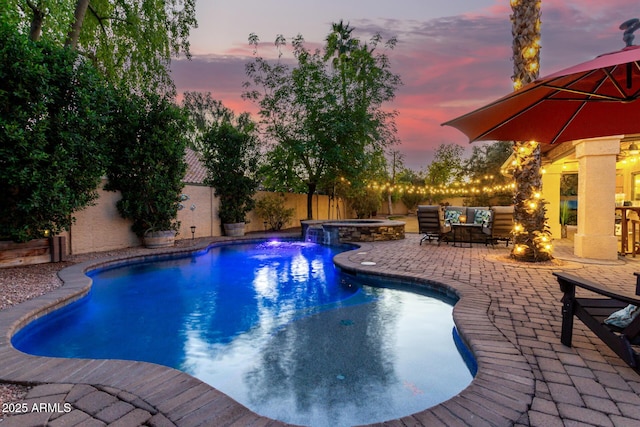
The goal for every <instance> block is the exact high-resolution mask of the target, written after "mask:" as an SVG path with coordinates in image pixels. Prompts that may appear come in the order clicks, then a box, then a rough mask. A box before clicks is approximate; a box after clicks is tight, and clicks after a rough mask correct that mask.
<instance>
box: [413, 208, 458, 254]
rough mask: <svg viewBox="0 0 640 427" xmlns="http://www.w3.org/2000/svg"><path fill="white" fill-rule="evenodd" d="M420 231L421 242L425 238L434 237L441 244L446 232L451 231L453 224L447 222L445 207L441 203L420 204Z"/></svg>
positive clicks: (418, 212)
mask: <svg viewBox="0 0 640 427" xmlns="http://www.w3.org/2000/svg"><path fill="white" fill-rule="evenodd" d="M417 214H418V231H419V232H420V233H421V234H424V236H422V239H420V244H421V245H422V242H424V241H425V240H429V242H431V239H434V240H436V241H437V242H438V244H440V242H441V241H442V239H443V237H444V236H445V234H447V233H448V232H449V231H451V226H448V225H447V224H445V221H444V209H443V208H442V206H439V205H432V206H424V205H422V206H418V211H417Z"/></svg>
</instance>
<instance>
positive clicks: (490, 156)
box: [464, 141, 513, 206]
mask: <svg viewBox="0 0 640 427" xmlns="http://www.w3.org/2000/svg"><path fill="white" fill-rule="evenodd" d="M512 152H513V147H512V144H511V143H510V142H506V141H503V142H495V143H493V144H486V145H474V147H473V151H472V153H471V157H470V158H469V159H468V160H467V161H466V162H464V169H465V170H466V171H467V176H468V177H469V178H470V179H471V180H472V181H479V182H482V184H483V186H484V187H485V189H486V190H485V191H483V192H482V193H476V194H472V195H470V196H469V197H468V198H467V199H466V201H467V203H468V205H469V206H491V205H496V204H497V205H509V204H511V203H513V190H512V189H510V184H512V182H513V180H512V179H511V178H509V177H507V176H505V175H503V174H502V170H501V169H502V166H503V165H504V162H506V161H507V159H508V158H509V156H510V155H511V153H512Z"/></svg>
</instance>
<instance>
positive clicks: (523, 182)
mask: <svg viewBox="0 0 640 427" xmlns="http://www.w3.org/2000/svg"><path fill="white" fill-rule="evenodd" d="M511 9H512V10H513V14H512V15H511V23H512V27H511V32H512V35H513V71H514V74H513V76H512V78H513V82H514V88H515V89H516V90H517V89H519V88H520V87H522V85H524V84H526V83H530V82H532V81H534V80H535V79H536V78H537V77H538V72H539V62H540V0H514V1H512V2H511ZM513 152H514V154H515V157H516V160H515V168H514V172H513V177H514V179H515V182H516V190H515V197H514V221H515V224H516V225H515V227H516V229H515V233H514V245H513V249H512V251H511V257H512V258H514V259H517V260H521V261H529V262H539V261H547V260H550V259H552V258H553V257H552V256H551V251H550V250H549V249H550V238H551V236H550V233H549V230H548V227H547V226H546V225H545V223H546V209H545V202H544V200H542V199H541V198H540V195H541V192H542V174H541V169H542V162H541V159H542V155H541V152H540V145H539V144H538V143H537V142H536V141H514V143H513Z"/></svg>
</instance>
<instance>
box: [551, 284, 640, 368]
mask: <svg viewBox="0 0 640 427" xmlns="http://www.w3.org/2000/svg"><path fill="white" fill-rule="evenodd" d="M634 274H635V276H636V295H631V294H627V293H622V292H616V291H613V290H611V289H609V288H607V287H604V286H602V285H599V284H597V283H594V282H592V281H590V280H587V279H583V278H581V277H577V276H574V275H571V274H566V273H553V275H554V276H556V278H557V279H558V283H559V284H560V290H561V291H562V292H563V293H564V295H563V297H562V333H561V337H560V341H561V342H562V344H564V345H566V346H568V347H571V340H572V336H573V316H576V317H577V318H578V319H580V320H581V321H582V322H583V323H584V324H585V325H586V326H587V327H588V328H589V329H591V330H592V331H593V332H594V333H595V334H596V335H597V336H598V338H600V339H601V340H602V341H603V342H604V343H605V344H606V345H607V346H609V347H610V348H611V349H612V350H613V351H614V352H615V353H616V354H617V355H618V356H620V358H621V359H622V360H624V361H625V363H627V364H628V365H629V366H630V367H632V368H633V369H634V370H635V371H636V372H638V373H639V374H640V354H638V351H637V350H636V349H635V348H634V346H633V342H634V341H635V340H636V339H638V337H639V336H640V316H638V317H636V318H635V319H634V320H633V321H632V322H631V324H630V325H629V326H627V327H625V328H618V327H615V326H612V325H608V324H606V323H604V320H605V319H606V318H607V317H609V315H610V314H611V313H613V312H615V311H617V310H620V309H622V308H624V307H626V306H627V305H629V304H634V305H638V306H640V297H638V295H640V273H634ZM576 288H581V289H585V290H588V291H591V292H594V293H595V294H597V297H594V296H591V297H589V298H584V297H577V296H576Z"/></svg>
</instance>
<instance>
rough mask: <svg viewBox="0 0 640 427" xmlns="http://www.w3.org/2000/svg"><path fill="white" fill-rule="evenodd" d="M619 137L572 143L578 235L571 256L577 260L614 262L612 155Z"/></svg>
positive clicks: (615, 239) (616, 246)
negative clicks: (575, 178)
mask: <svg viewBox="0 0 640 427" xmlns="http://www.w3.org/2000/svg"><path fill="white" fill-rule="evenodd" d="M621 138H622V136H621V135H618V136H611V137H604V138H592V139H586V140H579V141H576V142H574V147H575V149H576V159H577V160H578V231H577V233H576V235H575V239H574V247H573V252H574V254H575V255H576V256H578V257H581V258H593V259H605V260H615V259H617V258H618V240H617V238H616V236H615V234H614V226H615V212H614V208H615V190H616V155H617V154H618V153H620V139H621Z"/></svg>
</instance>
